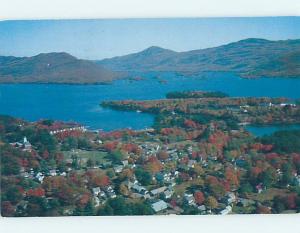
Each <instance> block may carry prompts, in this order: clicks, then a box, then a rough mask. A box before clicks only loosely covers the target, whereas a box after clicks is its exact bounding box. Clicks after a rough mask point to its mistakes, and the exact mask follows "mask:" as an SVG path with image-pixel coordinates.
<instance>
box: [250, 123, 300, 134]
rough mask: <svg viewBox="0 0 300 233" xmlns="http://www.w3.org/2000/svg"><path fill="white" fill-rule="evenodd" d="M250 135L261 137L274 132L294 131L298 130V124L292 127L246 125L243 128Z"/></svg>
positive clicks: (299, 125) (299, 127) (299, 126)
mask: <svg viewBox="0 0 300 233" xmlns="http://www.w3.org/2000/svg"><path fill="white" fill-rule="evenodd" d="M245 128H246V130H248V131H249V132H250V133H252V134H253V135H255V136H258V137H261V136H264V135H270V134H272V133H274V132H276V131H282V130H295V129H297V130H298V129H300V124H292V125H265V126H255V125H248V126H246V127H245Z"/></svg>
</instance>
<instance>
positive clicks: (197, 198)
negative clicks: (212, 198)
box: [194, 191, 205, 205]
mask: <svg viewBox="0 0 300 233" xmlns="http://www.w3.org/2000/svg"><path fill="white" fill-rule="evenodd" d="M194 198H195V201H196V203H197V204H198V205H201V204H203V202H204V201H205V197H204V194H203V193H202V192H201V191H197V192H195V193H194Z"/></svg>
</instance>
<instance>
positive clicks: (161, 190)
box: [150, 186, 167, 196]
mask: <svg viewBox="0 0 300 233" xmlns="http://www.w3.org/2000/svg"><path fill="white" fill-rule="evenodd" d="M166 189H167V187H166V186H162V187H159V188H157V189H153V190H151V191H150V193H151V195H153V196H156V195H159V194H161V193H163V192H164V191H165V190H166Z"/></svg>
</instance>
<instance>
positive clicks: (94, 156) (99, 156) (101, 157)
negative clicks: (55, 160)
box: [63, 150, 107, 163]
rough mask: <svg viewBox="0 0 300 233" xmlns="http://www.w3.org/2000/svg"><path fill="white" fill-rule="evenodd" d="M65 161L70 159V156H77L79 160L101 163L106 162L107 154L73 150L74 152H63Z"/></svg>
mask: <svg viewBox="0 0 300 233" xmlns="http://www.w3.org/2000/svg"><path fill="white" fill-rule="evenodd" d="M63 153H64V157H65V159H70V158H71V157H72V155H74V154H75V155H77V156H78V157H79V158H81V159H84V160H88V159H91V160H93V161H95V162H98V163H103V162H106V161H107V153H106V152H102V151H85V150H74V151H65V152H63Z"/></svg>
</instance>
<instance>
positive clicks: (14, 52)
mask: <svg viewBox="0 0 300 233" xmlns="http://www.w3.org/2000/svg"><path fill="white" fill-rule="evenodd" d="M246 38H264V39H269V40H285V39H300V17H261V18H251V17H250V18H178V19H176V18H174V19H99V20H20V21H0V55H5V56H8V55H9V56H33V55H37V54H39V53H46V52H67V53H70V54H72V55H74V56H76V57H78V58H83V59H93V60H97V59H103V58H110V57H114V56H120V55H125V54H129V53H133V52H138V51H141V50H143V49H146V48H148V47H150V46H160V47H163V48H167V49H172V50H175V51H188V50H193V49H202V48H208V47H215V46H219V45H223V44H227V43H230V42H234V41H238V40H242V39H246Z"/></svg>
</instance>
